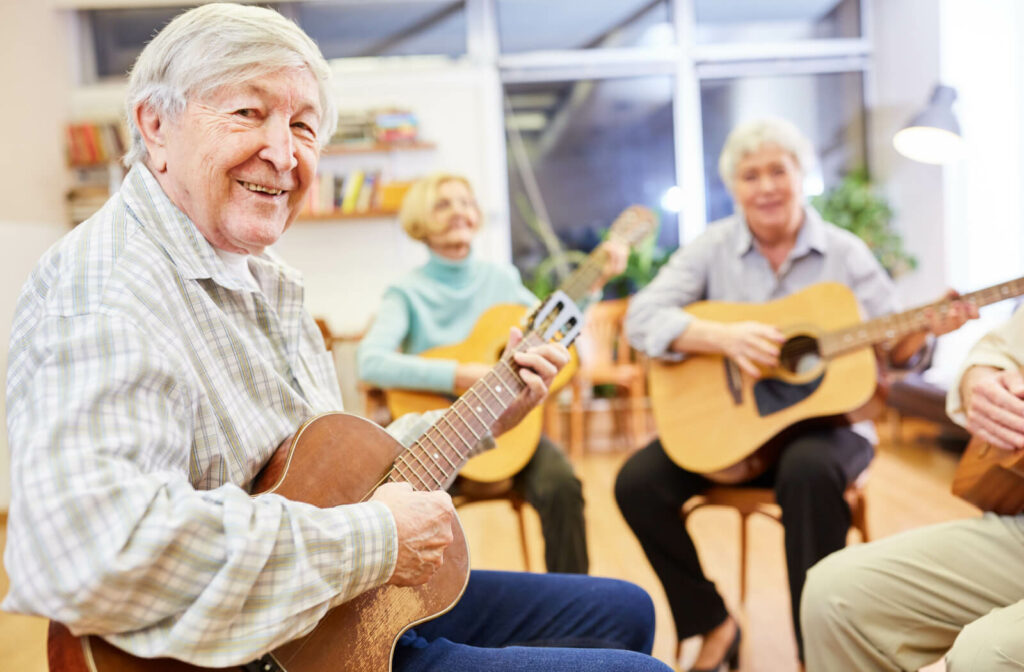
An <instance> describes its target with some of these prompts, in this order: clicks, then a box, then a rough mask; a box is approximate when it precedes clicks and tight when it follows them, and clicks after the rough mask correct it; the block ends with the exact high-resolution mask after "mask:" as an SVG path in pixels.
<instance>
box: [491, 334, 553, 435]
mask: <svg viewBox="0 0 1024 672" xmlns="http://www.w3.org/2000/svg"><path fill="white" fill-rule="evenodd" d="M522 339H523V333H522V332H521V331H520V330H519V329H518V328H516V327H513V328H512V330H511V332H510V333H509V339H508V347H509V348H514V347H516V345H517V344H518V343H519V341H521V340H522ZM512 357H513V358H514V359H515V362H516V364H518V365H519V366H520V367H521V368H520V369H519V377H520V378H521V379H522V380H523V382H524V383H526V388H525V389H524V390H523V391H522V392H520V393H519V397H518V398H517V399H516V400H515V401H513V402H512V404H511V405H510V406H509V407H508V408H507V409H506V410H505V412H504V413H502V414H501V417H499V418H498V419H497V420H496V421H495V422H494V425H492V426H491V433H492V434H493V435H494V436H501V435H502V434H504V433H505V432H507V431H508V430H510V429H512V428H513V427H515V426H516V425H518V424H519V421H520V420H522V419H523V418H524V417H526V414H527V413H529V412H530V411H532V410H533V408H534V407H535V406H536V405H537V404H539V403H540V402H542V401H544V397H546V396H547V393H548V387H550V385H551V381H552V380H554V379H555V376H556V375H557V374H558V372H559V371H561V370H562V367H564V366H565V365H566V364H568V363H569V351H568V350H566V349H565V346H563V345H561V344H560V343H545V344H543V345H538V346H535V347H532V348H530V349H529V350H526V351H524V352H517V353H514V354H513V355H512Z"/></svg>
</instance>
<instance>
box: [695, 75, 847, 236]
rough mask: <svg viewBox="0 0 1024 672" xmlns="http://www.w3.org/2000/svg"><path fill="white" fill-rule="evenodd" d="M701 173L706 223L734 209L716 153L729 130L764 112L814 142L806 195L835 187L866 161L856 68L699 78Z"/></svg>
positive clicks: (760, 115)
mask: <svg viewBox="0 0 1024 672" xmlns="http://www.w3.org/2000/svg"><path fill="white" fill-rule="evenodd" d="M700 88H701V92H700V93H701V115H702V117H701V118H702V119H703V124H704V176H705V184H706V190H707V191H706V196H707V214H708V221H709V222H713V221H714V220H716V219H719V218H721V217H725V216H726V215H729V214H731V213H732V211H733V203H732V199H731V197H730V196H729V192H728V191H727V190H726V188H725V185H724V184H723V183H722V180H721V179H720V178H719V176H718V157H719V154H720V153H721V151H722V145H723V144H724V143H725V138H726V136H727V135H728V134H729V131H731V130H732V129H733V127H734V126H736V125H737V124H739V123H742V122H744V121H749V120H751V119H757V118H761V117H766V116H775V117H782V118H784V119H787V120H788V121H790V122H792V123H794V124H796V126H797V128H799V129H800V130H801V131H802V132H803V133H804V135H805V136H807V138H808V139H810V141H811V143H812V144H813V145H814V150H815V154H816V156H817V159H818V166H817V167H816V168H813V169H812V170H810V171H808V174H807V175H805V180H804V191H805V192H806V194H807V195H808V196H811V195H815V194H817V193H821V191H822V190H823V189H825V188H829V187H832V186H834V185H836V184H837V183H838V181H839V179H840V178H842V176H843V175H845V174H846V173H847V172H849V171H850V170H852V169H853V168H856V167H858V166H863V165H864V163H865V160H866V159H865V157H866V153H865V135H864V83H863V75H862V74H861V73H860V72H843V73H835V74H819V75H789V76H778V77H744V78H737V79H708V80H704V81H702V82H701V87H700Z"/></svg>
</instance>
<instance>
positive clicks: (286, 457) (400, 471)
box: [47, 292, 583, 672]
mask: <svg viewBox="0 0 1024 672" xmlns="http://www.w3.org/2000/svg"><path fill="white" fill-rule="evenodd" d="M582 320H583V316H582V314H581V313H580V310H579V308H578V306H576V304H575V302H573V301H572V300H571V299H569V297H567V296H566V295H565V294H563V293H561V292H556V293H555V294H554V295H552V297H551V298H550V299H549V300H547V301H546V302H545V303H544V304H543V305H542V306H541V308H540V309H539V310H538V312H537V313H536V314H535V315H534V321H533V322H531V323H530V325H528V326H530V327H531V329H530V330H529V331H528V332H527V333H526V335H525V337H524V338H523V340H522V342H521V343H520V344H519V345H518V346H517V348H516V350H517V351H518V350H525V349H527V348H529V347H531V346H534V345H539V344H541V343H543V342H545V341H547V342H559V343H562V344H564V345H566V346H568V345H569V344H571V343H572V340H573V339H574V338H575V337H576V336H577V335H578V334H579V330H580V328H581V326H582ZM524 387H525V385H524V383H523V381H522V379H521V378H520V377H519V374H518V366H517V365H516V364H515V363H514V361H513V360H512V354H511V352H510V353H506V355H505V356H503V357H502V358H501V359H500V361H499V362H498V364H497V365H496V366H495V367H494V368H493V369H492V370H491V371H490V372H489V373H488V374H487V375H485V376H484V377H483V378H481V379H480V380H478V381H477V382H476V383H474V384H473V386H472V387H470V388H469V390H467V391H466V393H465V394H463V395H462V397H460V398H459V399H458V400H457V401H456V402H455V403H454V404H452V406H451V408H449V409H448V411H447V412H446V413H445V414H444V415H443V416H442V417H441V418H440V419H439V420H438V421H437V422H436V423H435V424H434V425H433V426H432V427H431V428H430V429H428V430H427V431H426V432H425V433H424V434H423V435H422V436H421V437H420V438H419V439H418V440H417V441H416V442H415V443H413V444H412V445H411V446H410V447H409V448H407V449H406V448H404V447H403V446H402V445H401V444H400V443H398V442H397V441H396V440H395V439H394V438H393V437H392V436H391V435H390V434H388V433H387V432H385V431H384V430H383V429H381V428H380V427H379V426H377V425H375V424H373V423H372V422H370V421H368V420H365V419H363V418H360V417H357V416H353V415H347V414H345V413H328V414H325V415H320V416H317V417H315V418H313V419H311V420H309V421H308V422H306V423H305V424H303V425H302V427H300V428H299V430H298V431H297V432H296V433H295V435H294V436H293V437H292V440H291V441H290V442H286V445H283V446H282V447H281V448H279V449H278V450H277V451H276V452H275V453H274V455H273V456H272V457H271V459H270V461H269V462H268V464H267V465H266V466H265V467H264V469H263V471H262V472H261V473H260V475H259V476H258V477H257V478H256V481H255V484H254V492H256V493H259V494H264V493H276V494H278V495H282V496H284V497H287V498H288V499H293V500H296V501H302V502H307V503H309V504H313V505H315V506H318V507H321V508H328V507H333V506H338V505H340V504H351V503H354V502H364V501H366V500H367V499H369V498H370V496H371V495H372V494H373V492H374V490H375V489H376V488H377V487H378V486H380V485H382V484H384V483H389V482H406V483H409V484H410V485H412V487H413V488H415V489H416V490H444V489H447V487H448V486H449V485H451V483H452V481H453V480H454V479H455V476H456V474H457V473H458V470H459V468H460V467H461V466H462V465H463V464H465V462H466V460H468V459H469V458H470V457H471V456H472V455H473V451H474V450H476V446H477V443H478V442H479V440H480V438H482V437H483V436H485V435H487V434H488V433H490V429H491V426H492V425H493V424H494V422H495V421H496V420H497V419H498V418H499V417H500V416H501V414H502V413H503V412H504V411H505V410H506V409H507V408H508V407H509V406H510V405H511V403H512V402H513V401H514V400H515V399H516V397H517V396H518V394H519V392H520V391H522V390H523V389H524ZM452 532H453V533H454V537H455V539H454V541H453V542H452V543H451V545H450V546H449V547H448V549H447V550H446V551H445V554H444V562H443V563H442V565H441V568H440V569H439V570H438V571H437V572H436V573H435V574H434V576H433V577H432V578H431V579H430V580H429V581H427V582H426V583H425V584H423V585H420V586H413V587H396V586H391V585H384V586H380V587H378V588H374V589H372V590H369V591H367V592H365V593H363V594H361V595H359V596H357V597H355V598H354V599H352V600H349V601H348V602H345V603H343V604H341V605H339V606H337V607H335V608H334V609H332V610H330V611H329V612H328V613H327V615H326V616H325V617H324V618H323V620H321V621H320V623H319V624H318V625H317V626H316V628H314V629H313V631H312V632H310V633H309V634H308V635H305V636H304V637H301V638H299V639H296V640H294V641H292V642H289V643H288V644H285V645H284V646H282V647H280V648H278V649H276V650H274V651H273V652H271V653H268V654H267V655H265V656H263V658H261V659H259V660H257V661H253V662H251V663H248V664H246V665H244V666H239V667H235V668H228V669H234V670H240V671H241V670H245V671H247V672H255V671H257V670H258V671H259V672H337V671H339V670H345V671H346V672H386V671H387V670H391V658H392V655H393V653H394V648H395V644H396V642H397V641H398V638H399V637H400V636H401V635H402V633H403V632H405V631H406V630H408V629H409V628H410V627H412V626H414V625H416V624H418V623H422V622H424V621H427V620H430V619H432V618H434V617H436V616H439V615H441V614H443V613H445V612H447V611H448V610H450V609H451V608H452V607H453V606H455V603H456V602H457V601H458V600H459V598H460V597H461V596H462V593H463V592H464V591H465V588H466V584H467V582H468V580H469V549H468V547H467V546H466V539H465V536H464V535H463V532H462V528H461V526H460V525H459V522H458V519H457V518H456V519H455V520H454V521H453V523H452ZM47 654H48V658H49V664H50V668H49V669H50V672H85V671H89V672H142V671H143V670H145V671H148V672H188V671H193V672H194V671H196V670H203V669H205V668H199V667H195V666H193V665H189V664H187V663H183V662H181V661H178V660H174V659H170V658H163V659H158V660H152V659H142V658H137V657H134V656H132V655H130V654H128V653H125V652H124V651H122V650H120V649H118V648H116V647H114V646H113V645H111V644H110V643H108V642H107V641H105V640H104V639H102V638H99V637H93V636H86V637H80V638H78V637H74V636H73V635H71V633H70V632H69V631H68V629H67V628H66V627H64V626H63V625H60V624H58V623H51V624H50V633H49V641H48V645H47Z"/></svg>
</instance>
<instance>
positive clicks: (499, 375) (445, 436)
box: [388, 333, 543, 490]
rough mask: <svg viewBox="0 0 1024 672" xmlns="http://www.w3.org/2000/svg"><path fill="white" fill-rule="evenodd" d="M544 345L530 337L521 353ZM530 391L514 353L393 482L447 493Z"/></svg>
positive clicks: (418, 445) (427, 437)
mask: <svg viewBox="0 0 1024 672" xmlns="http://www.w3.org/2000/svg"><path fill="white" fill-rule="evenodd" d="M541 343H543V341H542V340H541V339H540V338H539V337H538V336H537V335H536V334H533V333H530V334H527V335H526V336H525V337H524V338H523V340H522V341H521V342H520V343H519V345H518V346H517V347H516V349H515V351H519V350H525V349H527V348H530V347H532V346H534V345H540V344H541ZM525 387H526V384H525V383H524V382H523V380H522V378H520V377H519V373H518V366H517V365H516V364H514V363H513V361H512V355H511V353H509V354H506V355H505V356H503V357H502V358H501V360H500V361H499V362H498V364H497V365H496V366H495V367H494V368H493V369H491V370H490V371H489V372H488V373H487V374H486V375H485V376H483V377H482V378H481V379H480V380H478V381H476V382H475V383H474V384H473V385H472V386H471V387H470V388H469V389H468V390H466V393H465V394H463V395H462V396H461V397H459V398H458V399H457V400H456V401H455V402H454V403H453V404H452V405H451V407H449V408H448V410H447V411H446V412H445V414H444V415H442V416H441V418H440V419H439V420H438V421H437V422H435V423H434V424H433V426H431V427H430V429H428V430H427V431H426V432H424V433H423V435H422V436H421V437H420V438H419V439H417V440H416V441H415V442H414V443H413V444H412V445H411V446H409V448H408V449H406V450H405V451H404V452H403V453H402V454H401V455H400V456H399V457H398V459H397V460H396V461H395V464H394V466H393V467H392V470H391V474H390V476H389V477H388V480H389V481H399V482H406V483H408V484H409V485H411V486H412V487H413V488H415V489H416V490H446V489H447V488H448V486H450V485H451V484H452V481H454V480H455V476H456V474H458V473H459V469H461V468H462V465H464V464H465V463H466V461H467V460H468V459H469V458H470V457H472V456H473V450H474V448H475V447H476V446H477V444H478V443H479V442H480V439H482V438H483V437H485V436H487V434H488V433H490V431H491V427H492V426H493V425H494V423H495V421H496V420H497V419H498V418H499V417H501V414H502V413H504V412H505V411H506V410H507V409H508V407H509V406H510V405H511V404H512V402H513V401H514V400H515V399H516V397H518V396H519V393H520V392H521V391H522V390H523V389H524V388H525Z"/></svg>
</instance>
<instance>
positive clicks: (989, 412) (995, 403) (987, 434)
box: [960, 366, 1024, 451]
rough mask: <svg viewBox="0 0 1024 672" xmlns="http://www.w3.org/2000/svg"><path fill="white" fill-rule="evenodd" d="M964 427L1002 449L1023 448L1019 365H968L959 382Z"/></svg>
mask: <svg viewBox="0 0 1024 672" xmlns="http://www.w3.org/2000/svg"><path fill="white" fill-rule="evenodd" d="M960 392H961V397H962V399H963V406H964V409H965V411H966V413H967V429H968V430H969V431H970V432H971V434H973V435H974V436H976V437H979V438H981V439H983V440H985V441H987V442H988V443H990V444H992V445H993V446H996V447H998V448H1002V449H1004V450H1014V451H1016V450H1022V449H1024V375H1022V373H1021V370H1020V369H996V368H993V367H989V366H972V367H971V368H970V369H968V370H967V372H966V373H965V374H964V376H963V379H962V380H961V382H960Z"/></svg>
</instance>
